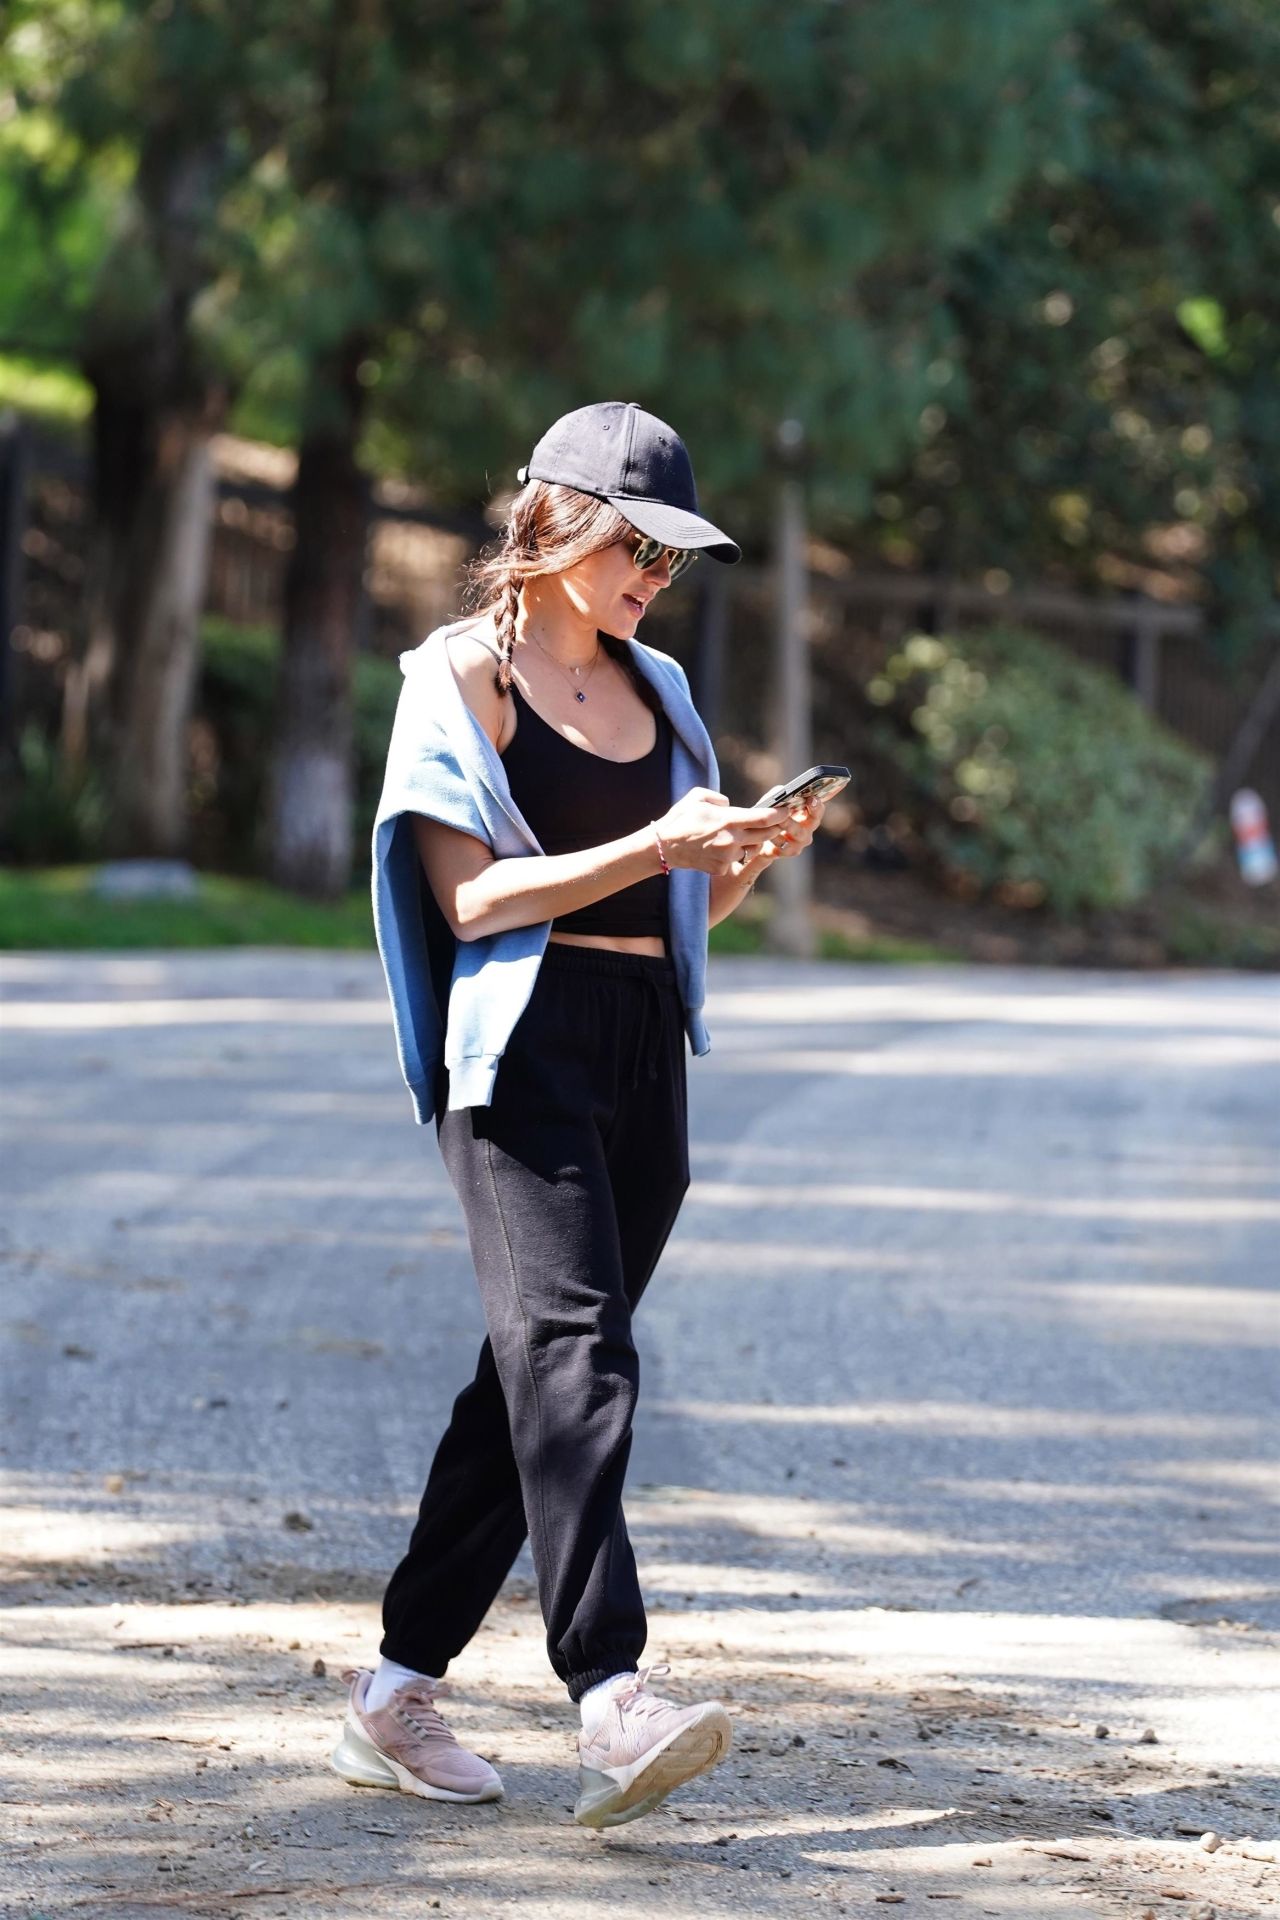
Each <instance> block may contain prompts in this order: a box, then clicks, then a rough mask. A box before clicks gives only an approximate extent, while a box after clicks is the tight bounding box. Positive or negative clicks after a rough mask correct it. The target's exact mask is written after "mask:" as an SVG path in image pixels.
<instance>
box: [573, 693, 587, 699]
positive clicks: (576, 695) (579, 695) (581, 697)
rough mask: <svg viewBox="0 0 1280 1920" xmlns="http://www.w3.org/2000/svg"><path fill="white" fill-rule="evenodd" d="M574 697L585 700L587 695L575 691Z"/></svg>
mask: <svg viewBox="0 0 1280 1920" xmlns="http://www.w3.org/2000/svg"><path fill="white" fill-rule="evenodd" d="M573 697H574V699H575V700H585V699H586V697H587V696H586V694H585V693H575V694H574V696H573Z"/></svg>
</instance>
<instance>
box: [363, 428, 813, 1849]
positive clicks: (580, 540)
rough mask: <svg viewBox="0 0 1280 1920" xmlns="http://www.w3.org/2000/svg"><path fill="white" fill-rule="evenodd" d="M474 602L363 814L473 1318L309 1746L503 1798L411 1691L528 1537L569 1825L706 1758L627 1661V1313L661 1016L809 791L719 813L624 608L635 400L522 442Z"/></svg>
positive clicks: (696, 734) (659, 537) (709, 1744)
mask: <svg viewBox="0 0 1280 1920" xmlns="http://www.w3.org/2000/svg"><path fill="white" fill-rule="evenodd" d="M520 479H521V482H522V490H521V492H520V493H519V494H518V495H517V496H516V498H515V501H514V504H513V506H512V508H511V511H510V514H509V517H508V521H507V525H506V528H505V532H504V536H503V538H502V540H501V542H500V544H499V547H498V549H497V551H496V553H494V554H493V555H492V556H491V557H489V558H482V559H481V561H480V562H478V563H476V565H475V568H474V570H473V592H474V594H475V599H476V600H477V601H479V602H480V603H481V604H480V607H479V611H478V612H477V613H476V615H475V616H474V617H473V618H472V619H470V620H466V621H461V622H458V623H455V624H453V625H450V626H448V627H445V628H442V629H440V630H439V631H437V632H436V633H434V634H432V635H431V636H430V637H429V638H428V639H427V640H426V641H424V642H423V644H422V645H421V646H420V647H418V648H416V649H415V650H414V651H413V652H411V653H408V654H405V655H404V656H402V661H401V664H402V667H403V668H404V671H405V685H404V687H403V689H402V691H401V697H400V703H399V706H398V708H397V713H396V722H395V728H394V731H393V735H392V740H391V744H390V748H389V751H388V756H387V774H386V783H385V787H384V791H383V796H382V801H381V805H380V807H379V812H378V819H377V824H376V826H375V830H374V908H375V922H376V927H377V934H378V945H379V951H380V953H381V955H382V959H383V964H384V967H385V970H386V975H387V982H388V989H389V993H390V997H391V1007H392V1018H393V1024H394V1027H395V1034H396V1042H397V1049H398V1053H399V1057H400V1063H401V1067H402V1070H403V1072H404V1075H405V1079H406V1082H407V1084H408V1087H409V1091H410V1094H411V1096H412V1099H413V1103H414V1109H415V1114H416V1118H417V1120H418V1121H419V1123H420V1124H428V1123H434V1125H435V1129H436V1136H437V1139H438V1142H439V1147H440V1151H441V1154H442V1156H443V1159H444V1162H445V1165H446V1167H447V1169H448V1173H449V1176H450V1179H451V1181H452V1184H453V1186H454V1188H455V1189H456V1191H457V1194H458V1198H459V1200H460V1202H461V1205H462V1208H463V1212H464V1214H465V1217H466V1224H467V1232H468V1238H469V1241H470V1248H471V1254H472V1259H473V1262H474V1265H475V1270H476V1278H477V1281H478V1284H479V1288H480V1294H481V1300H482V1304H483V1309H484V1315H485V1323H486V1326H487V1329H488V1331H487V1336H486V1338H485V1341H484V1344H483V1346H482V1347H481V1350H480V1357H479V1363H478V1365H477V1368H476V1373H475V1378H474V1379H473V1380H472V1381H471V1383H470V1384H469V1385H468V1386H466V1387H465V1388H464V1389H463V1390H462V1392H461V1393H460V1394H459V1395H458V1398H457V1400H456V1401H455V1403H454V1407H453V1413H452V1418H451V1420H450V1424H449V1427H448V1429H447V1431H446V1432H445V1434H444V1437H443V1438H442V1439H441V1441H440V1443H439V1446H438V1448H437V1450H436V1454H435V1458H434V1460H433V1462H432V1466H431V1471H430V1475H429V1478H428V1481H427V1486H426V1490H425V1492H424V1494H423V1496H422V1502H421V1506H420V1510H419V1514H418V1519H417V1523H416V1525H415V1527H414V1529H413V1533H412V1536H411V1538H410V1541H409V1545H408V1550H407V1552H406V1554H405V1556H404V1558H403V1559H402V1560H401V1562H400V1564H399V1565H398V1566H397V1567H396V1569H395V1571H394V1573H393V1574H392V1576H391V1579H390V1582H389V1584H388V1586H387V1590H386V1595H385V1598H384V1602H383V1637H382V1642H381V1646H380V1649H379V1651H380V1656H381V1657H380V1661H379V1664H378V1666H377V1669H376V1671H370V1670H369V1669H366V1668H352V1669H349V1670H348V1672H347V1673H346V1675H345V1676H344V1678H345V1679H346V1680H347V1682H348V1686H349V1697H348V1704H347V1712H346V1724H345V1727H344V1730H343V1737H342V1740H341V1742H340V1744H339V1746H338V1748H337V1750H336V1751H335V1753H334V1756H333V1764H334V1766H335V1767H336V1768H337V1770H338V1772H339V1773H341V1774H342V1775H343V1776H344V1778H346V1779H348V1780H351V1781H353V1782H354V1783H357V1784H360V1785H379V1786H398V1787H400V1788H402V1789H404V1790H406V1791H408V1792H412V1793H417V1794H420V1795H423V1796H424V1797H426V1798H429V1799H446V1800H465V1801H479V1800H492V1799H497V1798H499V1797H500V1796H501V1793H502V1786H501V1782H500V1780H499V1778H498V1775H497V1773H496V1772H495V1770H494V1769H493V1767H492V1766H490V1765H489V1764H488V1762H487V1761H485V1760H483V1759H481V1758H480V1757H479V1756H478V1755H476V1754H473V1753H470V1752H468V1751H467V1750H466V1749H465V1748H463V1747H462V1746H460V1745H459V1743H458V1741H457V1740H456V1738H455V1736H454V1735H453V1733H452V1732H451V1730H450V1729H449V1727H448V1725H447V1723H446V1722H445V1720H444V1718H443V1716H442V1715H441V1713H440V1710H439V1707H438V1705H437V1701H438V1698H439V1695H440V1691H441V1681H442V1678H443V1675H444V1673H445V1671H446V1669H447V1667H448V1665H449V1662H450V1661H451V1660H452V1659H454V1658H455V1657H456V1656H457V1655H458V1654H459V1653H461V1651H462V1649H463V1648H464V1647H465V1646H466V1645H467V1643H468V1641H469V1640H470V1639H471V1637H472V1636H473V1634H474V1633H475V1632H476V1630H477V1628H478V1627H479V1626H480V1624H481V1622H482V1620H483V1619H484V1617H485V1614H486V1613H487V1612H488V1609H489V1607H490V1605H491V1604H492V1602H493V1600H494V1598H495V1597H496V1595H497V1593H498V1591H499V1589H500V1587H501V1586H502V1583H503V1581H504V1579H505V1578H506V1576H507V1574H508V1573H509V1571H510V1569H511V1566H512V1563H513V1561H514V1560H515V1558H516V1555H517V1554H518V1553H519V1551H520V1548H521V1546H522V1544H523V1542H524V1540H525V1537H526V1533H527V1534H528V1537H529V1541H530V1547H531V1551H532V1555H533V1563H534V1568H535V1571H536V1574H537V1582H538V1598H539V1601H540V1604H541V1609H542V1616H543V1619H544V1622H545V1624H546V1645H547V1653H548V1656H549V1658H550V1661H551V1665H552V1667H553V1668H554V1670H555V1672H556V1673H557V1674H558V1675H559V1677H560V1679H561V1680H562V1681H563V1682H564V1684H565V1686H566V1688H567V1690H568V1694H569V1698H570V1700H572V1701H573V1702H574V1703H576V1705H577V1706H578V1707H579V1709H580V1713H581V1718H582V1726H581V1731H580V1734H579V1743H578V1744H579V1796H578V1801H577V1805H576V1808H575V1817H576V1818H577V1819H578V1820H579V1821H581V1822H583V1823H584V1824H585V1825H588V1826H595V1827H603V1826H612V1825H615V1824H618V1823H620V1822H622V1821H626V1820H634V1819H636V1818H638V1817H639V1816H640V1815H641V1814H644V1813H647V1812H649V1811H650V1810H651V1808H653V1807H655V1806H656V1805H657V1804H658V1803H659V1801H661V1800H662V1799H663V1798H664V1797H665V1796H666V1794H668V1793H669V1792H670V1791H671V1789H672V1788H673V1787H676V1786H678V1785H680V1783H681V1782H682V1781H685V1780H688V1779H690V1778H692V1777H693V1776H694V1775H695V1774H698V1773H700V1772H702V1771H704V1770H705V1769H706V1768H708V1767H710V1766H713V1765H714V1764H715V1763H716V1761H717V1760H719V1759H720V1758H721V1756H722V1755H723V1754H724V1753H725V1752H726V1751H727V1749H728V1745H729V1739H730V1723H729V1718H728V1715H727V1714H726V1712H725V1710H724V1708H723V1707H722V1706H721V1704H720V1703H719V1702H718V1701H714V1700H711V1701H703V1702H700V1703H697V1704H694V1705H691V1706H681V1705H678V1704H676V1703H675V1702H673V1701H671V1700H668V1699H666V1698H664V1697H663V1696H662V1695H660V1694H658V1693H655V1692H654V1691H653V1690H652V1688H651V1687H650V1685H649V1681H650V1680H651V1679H652V1678H654V1677H656V1676H658V1675H660V1674H662V1673H665V1672H666V1671H667V1669H666V1667H665V1666H657V1667H655V1666H650V1667H645V1668H641V1667H640V1665H639V1659H640V1655H641V1653H642V1651H643V1649H644V1645H645V1640H646V1625H645V1614H644V1606H643V1603H642V1600H641V1595H640V1587H639V1582H638V1579H637V1574H636V1565H635V1559H634V1555H633V1553H632V1549H631V1543H630V1540H629V1538H628V1535H627V1527H626V1522H625V1519H624V1517H623V1510H622V1492H623V1480H624V1476H625V1473H626V1468H627V1461H628V1456H629V1454H630V1449H631V1427H632V1416H633V1413H634V1411H635V1405H636V1396H637V1387H638V1361H637V1355H636V1349H635V1346H634V1343H633V1340H632V1327H631V1322H632V1315H633V1313H634V1311H635V1308H636V1306H637V1305H638V1303H639V1300H640V1297H641V1295H642V1294H643V1292H644V1290H645V1287H646V1285H647V1284H648V1282H649V1279H650V1276H651V1275H652V1273H653V1271H654V1268H655V1266H656V1264H657V1261H658V1258H659V1255H660V1254H661V1252H662V1249H663V1247H664V1245H665V1244H666V1241H667V1238H668V1236H669V1234H670V1232H671V1229H672V1226H673V1225H674V1222H675V1219H676V1215H677V1213H678V1211H679V1208H680V1204H681V1201H682V1200H683V1198H684V1194H685V1192H686V1190H687V1188H688V1185H689V1160H688V1139H687V1107H686V1085H685V1040H686V1038H687V1039H688V1041H689V1044H690V1046H691V1048H692V1050H693V1052H694V1053H705V1052H706V1051H707V1049H708V1047H709V1045H710V1041H709V1039H708V1036H707V1032H706V1027H705V1024H704V1022H703V1017H702V1002H703V987H704V980H705V972H706V937H707V928H708V926H709V925H711V924H714V922H715V921H717V920H720V919H722V918H723V917H724V916H725V915H726V914H728V913H730V912H732V911H733V909H734V908H735V907H736V906H737V905H738V904H739V902H740V901H741V900H742V899H743V898H744V897H745V895H746V893H747V891H748V890H749V888H750V886H751V885H752V884H753V882H754V881H755V879H756V878H757V877H758V875H759V873H760V872H761V871H762V870H763V869H764V867H766V866H767V865H768V864H769V863H770V862H771V861H772V860H773V859H774V858H775V857H777V856H778V855H779V854H794V853H798V852H800V851H801V850H802V849H803V848H804V847H805V846H807V845H808V844H809V842H810V841H811V839H812V837H813V830H814V827H815V826H816V824H817V822H818V819H819V818H820V816H821V807H820V806H813V807H811V808H809V809H808V810H804V809H800V810H796V811H794V812H792V813H790V814H788V812H787V811H786V810H785V809H783V808H777V807H754V808H751V807H748V808H742V807H732V806H730V805H729V804H728V801H727V800H726V798H725V796H724V795H723V794H721V793H720V792H719V791H718V790H717V783H718V772H717V768H716V762H715V756H714V753H713V750H712V746H711V742H710V739H709V738H708V736H707V732H706V729H705V727H704V726H703V724H702V722H701V720H700V719H699V717H698V715H697V712H696V710H695V708H694V706H693V703H692V700H691V698H690V695H689V688H688V682H687V680H686V678H685V676H684V673H683V671H682V669H681V668H680V666H679V665H678V663H677V662H676V661H675V660H673V659H672V658H671V657H670V656H669V655H667V654H665V653H661V652H659V651H658V650H657V649H656V648H652V647H648V646H646V645H644V643H643V642H641V641H640V640H639V639H638V637H637V634H638V629H639V627H640V624H641V622H642V621H643V619H644V617H645V610H646V608H647V607H648V606H649V604H650V602H651V601H652V600H653V598H654V596H655V595H656V594H657V593H659V592H661V591H662V590H663V589H664V588H666V587H667V586H669V585H670V584H671V582H672V581H673V580H674V579H675V578H676V577H677V575H679V574H680V573H682V572H683V571H684V570H685V568H686V567H687V566H688V565H689V564H690V562H691V561H692V560H694V559H696V558H697V556H698V554H699V552H703V553H705V554H707V555H708V556H709V557H710V558H712V559H714V560H718V561H721V562H726V563H732V562H733V561H736V560H738V559H739V558H740V553H739V549H738V547H737V546H736V545H735V544H734V543H733V541H731V540H729V539H728V538H727V537H726V536H725V535H724V534H723V533H721V532H720V531H719V529H718V528H716V527H715V526H713V525H712V524H711V522H710V521H709V520H706V519H705V518H703V516H702V515H701V513H700V512H699V510H698V501H697V494H696V490H695V486H694V479H693V470H692V467H691V465H690V461H689V456H688V453H687V451H686V449H685V446H684V443H683V441H682V440H681V439H680V437H679V435H678V434H676V433H675V432H674V431H673V429H672V428H670V427H668V426H666V425H665V424H664V423H663V422H662V421H661V420H658V419H656V418H655V417H654V416H653V415H652V414H649V413H646V412H645V411H644V410H643V409H641V408H640V407H639V406H637V405H635V404H634V403H629V404H625V405H624V404H623V403H621V402H617V401H606V402H603V403H600V404H598V405H594V406H588V407H582V408H579V409H578V410H576V411H575V412H573V413H569V414H566V415H565V416H564V417H563V418H562V419H560V420H558V421H557V422H556V423H555V424H554V425H553V426H552V427H551V428H550V430H549V431H548V432H547V433H546V434H544V436H543V437H542V439H541V440H540V441H539V442H538V445H537V446H536V447H535V449H534V452H533V455H532V458H531V459H530V461H529V465H528V467H527V468H524V469H522V470H521V474H520Z"/></svg>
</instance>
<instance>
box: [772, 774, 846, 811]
mask: <svg viewBox="0 0 1280 1920" xmlns="http://www.w3.org/2000/svg"><path fill="white" fill-rule="evenodd" d="M851 777H852V776H851V775H850V772H849V769H848V767H809V768H807V769H806V771H805V772H804V773H798V774H797V775H796V776H795V779H794V780H784V781H783V782H782V784H781V785H780V786H777V787H770V789H769V791H768V793H763V794H761V796H760V798H759V799H758V800H757V801H756V805H757V806H758V807H799V806H803V805H804V804H805V802H806V801H808V800H830V798H831V796H832V795H833V794H835V793H839V791H840V789H841V788H842V787H847V786H848V784H849V781H850V779H851Z"/></svg>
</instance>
